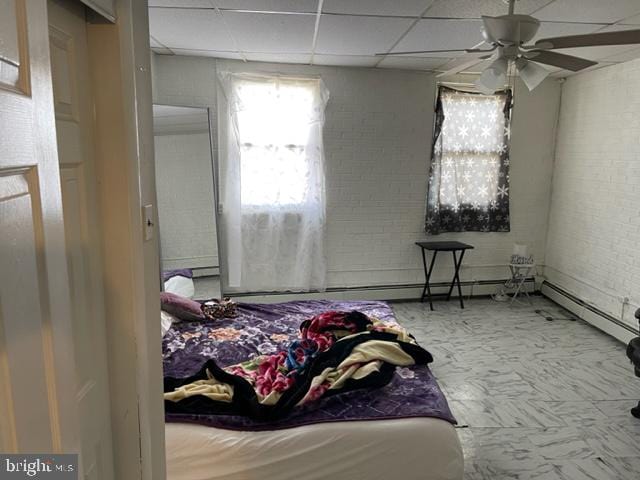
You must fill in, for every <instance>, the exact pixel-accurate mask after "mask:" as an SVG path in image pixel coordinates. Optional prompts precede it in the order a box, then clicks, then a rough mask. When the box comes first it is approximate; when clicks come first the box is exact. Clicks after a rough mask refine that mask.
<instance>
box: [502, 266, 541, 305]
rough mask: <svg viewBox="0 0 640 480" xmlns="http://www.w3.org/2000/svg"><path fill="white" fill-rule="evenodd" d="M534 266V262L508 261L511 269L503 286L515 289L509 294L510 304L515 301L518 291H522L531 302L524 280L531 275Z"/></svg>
mask: <svg viewBox="0 0 640 480" xmlns="http://www.w3.org/2000/svg"><path fill="white" fill-rule="evenodd" d="M535 268H536V264H535V263H510V264H509V269H510V270H511V278H510V279H509V280H507V281H506V283H505V284H504V286H505V288H509V289H512V288H513V289H515V290H514V292H513V294H512V296H511V305H513V302H515V301H516V299H517V298H518V295H519V294H520V293H524V294H525V295H526V296H527V300H529V303H531V297H529V292H527V291H526V290H525V289H524V288H523V287H524V282H526V280H527V278H529V277H530V276H531V274H532V273H533V270H534V269H535Z"/></svg>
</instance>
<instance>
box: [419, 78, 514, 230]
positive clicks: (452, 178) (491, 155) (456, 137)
mask: <svg viewBox="0 0 640 480" xmlns="http://www.w3.org/2000/svg"><path fill="white" fill-rule="evenodd" d="M510 110H511V93H510V92H502V93H497V94H494V95H481V94H477V93H469V92H461V91H457V90H453V89H450V88H446V87H440V89H439V93H438V104H437V108H436V120H435V124H436V127H435V129H434V141H433V154H432V159H431V168H430V175H429V193H428V199H427V218H426V230H427V232H428V233H440V232H446V231H508V230H509V157H508V155H509V138H510V123H509V122H510Z"/></svg>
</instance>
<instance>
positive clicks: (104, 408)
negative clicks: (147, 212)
mask: <svg viewBox="0 0 640 480" xmlns="http://www.w3.org/2000/svg"><path fill="white" fill-rule="evenodd" d="M48 9H49V43H50V49H51V70H52V77H53V98H54V107H55V118H56V131H57V137H58V158H59V161H60V176H61V182H62V203H63V210H64V230H65V239H66V250H67V264H68V269H69V281H70V290H71V300H72V305H73V309H72V316H71V318H72V319H73V339H74V348H75V356H76V362H75V363H76V381H77V392H76V400H77V404H78V414H79V415H80V438H81V441H82V448H81V452H82V469H83V472H82V473H83V474H84V477H83V478H84V479H87V480H94V479H95V480H103V479H104V480H109V479H113V452H112V443H111V442H112V440H111V412H110V405H109V378H108V370H107V351H106V342H105V339H106V338H107V335H106V330H105V307H104V298H103V283H102V253H101V246H100V241H101V240H100V239H101V232H100V222H99V215H100V212H99V208H98V203H97V196H96V192H97V190H98V185H97V179H96V173H95V155H94V152H95V145H94V141H93V137H94V135H93V115H92V112H93V98H92V95H91V91H90V85H91V78H90V73H89V53H88V51H87V25H86V21H85V9H84V7H83V5H82V4H81V3H79V2H77V1H76V0H50V1H49V2H48Z"/></svg>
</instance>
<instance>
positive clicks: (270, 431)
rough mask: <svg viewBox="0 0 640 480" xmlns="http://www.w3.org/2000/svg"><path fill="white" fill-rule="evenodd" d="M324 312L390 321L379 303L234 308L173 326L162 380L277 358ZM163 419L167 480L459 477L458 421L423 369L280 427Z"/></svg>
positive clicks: (230, 418) (318, 406)
mask: <svg viewBox="0 0 640 480" xmlns="http://www.w3.org/2000/svg"><path fill="white" fill-rule="evenodd" d="M327 310H339V311H351V310H358V311H361V312H363V313H365V314H366V315H369V316H372V317H376V318H378V319H380V320H382V321H385V322H395V318H394V315H393V311H392V310H391V308H390V307H389V306H388V305H387V304H386V303H384V302H334V301H304V302H285V303H280V304H270V305H263V304H239V306H238V313H239V315H238V317H236V318H232V319H222V320H217V321H215V322H212V323H198V322H180V323H177V324H174V325H173V327H172V328H171V329H170V330H169V332H168V333H167V334H166V336H165V337H164V339H163V357H164V370H165V376H170V377H186V376H189V375H191V374H193V373H194V372H195V371H197V370H198V369H199V368H200V367H201V366H202V364H203V363H204V361H206V360H207V359H209V358H216V360H217V361H218V362H219V363H220V364H222V365H232V364H235V363H238V362H240V361H243V360H246V359H247V358H250V357H251V356H255V355H260V354H270V353H273V352H275V351H277V350H278V348H280V347H281V346H282V345H285V344H286V343H287V342H289V341H290V340H291V339H293V338H295V337H296V336H297V334H298V326H299V325H300V323H301V322H302V321H303V320H306V319H308V318H310V317H312V316H313V315H315V314H317V313H321V312H325V311H327ZM427 347H428V346H427ZM436 361H437V359H436ZM166 421H167V424H166V455H167V475H168V478H169V479H170V480H214V479H215V480H217V479H229V480H234V479H238V480H240V479H242V480H253V479H256V480H257V479H261V480H270V479H278V480H286V479H294V478H296V479H300V478H304V479H305V480H315V479H318V480H319V479H327V478H332V479H359V478H363V479H365V478H366V479H389V478H393V477H399V478H402V479H407V480H411V479H416V480H417V479H423V480H458V479H461V478H462V475H463V458H462V451H461V447H460V443H459V441H458V437H457V434H456V431H455V428H454V425H455V419H454V418H453V416H452V414H451V411H450V410H449V406H448V404H447V402H446V399H445V397H444V395H443V394H442V392H441V390H440V388H439V387H438V385H437V383H436V381H435V378H434V377H433V375H432V373H431V371H430V370H429V368H428V367H426V366H413V367H403V368H398V369H397V370H396V373H395V375H394V377H393V378H392V380H391V382H389V384H388V385H386V386H385V387H382V388H379V389H360V390H353V391H349V392H345V393H342V394H340V395H335V396H331V397H328V398H322V399H320V400H318V401H316V402H311V403H309V404H305V405H303V406H301V407H298V408H297V409H296V410H295V411H294V412H293V413H292V414H290V415H288V416H287V417H286V418H282V419H279V420H276V421H270V422H260V421H256V420H251V419H249V418H247V417H243V416H234V415H199V414H193V413H189V414H185V413H167V414H166Z"/></svg>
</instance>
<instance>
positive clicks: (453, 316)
mask: <svg viewBox="0 0 640 480" xmlns="http://www.w3.org/2000/svg"><path fill="white" fill-rule="evenodd" d="M532 298H533V305H532V306H530V305H527V304H518V305H515V306H513V307H510V306H509V305H507V304H503V303H497V302H494V301H493V300H491V299H488V298H487V299H472V300H469V301H467V302H466V308H465V309H464V310H460V308H459V306H458V305H457V303H455V302H449V303H445V302H437V303H435V304H434V307H435V311H434V312H430V311H429V306H428V304H421V303H417V302H412V303H394V304H393V305H392V306H393V309H394V311H395V312H396V316H397V318H398V321H399V322H400V323H401V324H403V325H405V326H406V327H407V328H408V329H409V330H410V331H411V332H412V333H413V334H414V335H415V337H416V339H417V340H418V341H419V343H420V344H421V345H422V346H424V347H426V348H427V350H429V351H430V352H431V353H432V354H433V356H434V363H433V364H432V370H433V372H434V373H435V375H436V376H437V378H438V382H439V383H440V386H441V387H442V389H443V390H444V392H445V395H446V396H447V398H448V400H449V404H450V406H451V408H452V410H453V413H454V415H455V416H456V418H457V419H458V422H459V424H460V428H458V430H457V432H458V434H459V437H460V441H461V443H462V447H463V451H464V455H465V480H480V479H482V480H506V479H509V480H510V479H519V480H555V479H558V480H638V479H640V420H638V419H635V418H633V417H632V416H631V414H630V413H629V410H630V409H631V407H633V406H635V405H636V404H637V402H638V400H640V378H636V377H635V376H634V375H633V368H632V367H631V365H630V364H629V362H628V360H627V358H626V356H625V346H624V345H623V344H622V343H621V342H619V341H617V340H615V339H613V338H611V337H609V336H607V335H606V334H604V333H601V332H600V331H599V330H597V329H595V328H593V327H591V326H590V325H588V324H587V323H585V322H583V321H581V320H577V321H571V320H567V318H568V317H571V314H570V313H569V312H567V311H565V310H563V309H561V308H560V307H558V306H557V305H555V304H554V303H552V302H550V301H548V300H546V299H544V298H541V297H532ZM536 309H544V310H545V311H546V312H548V313H545V314H550V315H552V316H553V317H555V318H557V319H556V320H554V321H547V320H545V318H544V317H543V316H541V315H540V314H538V313H536V312H535V310H536Z"/></svg>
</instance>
